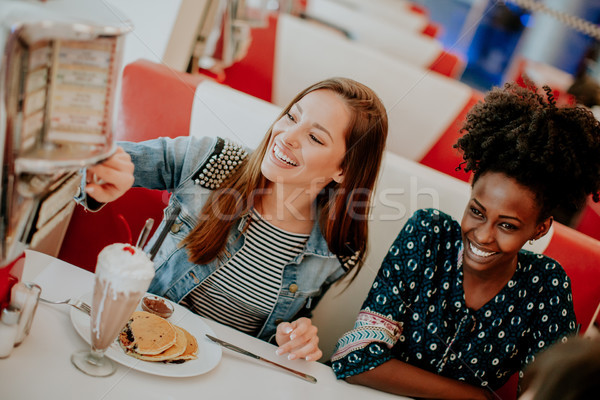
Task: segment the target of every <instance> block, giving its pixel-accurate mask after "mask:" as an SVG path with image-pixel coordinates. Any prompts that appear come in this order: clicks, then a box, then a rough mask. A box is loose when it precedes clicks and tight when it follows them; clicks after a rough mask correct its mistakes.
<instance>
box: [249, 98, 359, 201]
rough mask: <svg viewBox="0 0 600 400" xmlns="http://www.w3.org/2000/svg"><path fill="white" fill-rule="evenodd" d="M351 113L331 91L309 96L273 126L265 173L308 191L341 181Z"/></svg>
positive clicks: (263, 164) (264, 164)
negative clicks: (333, 181) (346, 135)
mask: <svg viewBox="0 0 600 400" xmlns="http://www.w3.org/2000/svg"><path fill="white" fill-rule="evenodd" d="M349 123H350V110H349V109H348V107H347V106H346V104H345V102H344V100H343V99H342V98H341V97H339V96H338V95H337V94H335V93H334V92H332V91H330V90H323V89H321V90H316V91H314V92H310V93H308V94H307V95H306V96H304V97H303V98H302V99H300V100H299V101H298V102H297V103H296V104H294V105H293V106H292V108H291V109H290V111H289V112H288V113H287V114H285V115H284V116H283V117H281V118H280V119H279V120H278V121H277V122H275V124H274V125H273V130H272V134H271V139H270V141H269V147H268V149H267V153H266V154H265V157H264V158H263V161H262V165H261V170H262V173H263V175H264V176H265V177H266V178H267V179H268V180H269V181H271V182H277V183H283V184H285V185H291V186H296V187H300V188H308V189H310V190H311V191H312V190H313V189H314V190H319V189H320V188H323V187H325V186H326V185H327V184H328V183H329V182H331V181H332V180H335V181H337V182H341V180H342V179H343V171H342V168H341V164H342V161H343V159H344V155H345V153H346V138H345V134H346V131H347V129H348V125H349Z"/></svg>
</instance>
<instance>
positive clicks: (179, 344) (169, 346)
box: [119, 311, 198, 363]
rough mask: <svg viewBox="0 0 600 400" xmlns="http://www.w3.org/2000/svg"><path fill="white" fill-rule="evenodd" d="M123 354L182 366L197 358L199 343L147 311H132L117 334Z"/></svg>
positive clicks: (178, 328) (178, 327)
mask: <svg viewBox="0 0 600 400" xmlns="http://www.w3.org/2000/svg"><path fill="white" fill-rule="evenodd" d="M119 344H120V345H121V347H122V348H123V350H125V353H126V354H128V355H130V356H133V357H135V358H139V359H140V360H144V361H163V362H169V363H182V362H185V361H187V360H194V359H196V355H197V353H198V342H197V341H196V338H195V337H194V336H193V335H192V334H190V333H189V332H188V331H186V330H185V329H183V328H182V327H180V326H177V325H173V324H171V323H170V322H169V321H167V320H166V319H164V318H161V317H159V316H157V315H154V314H151V313H149V312H146V311H135V312H134V313H133V315H132V316H131V319H130V320H129V322H127V325H126V326H125V328H123V330H122V331H121V333H120V334H119Z"/></svg>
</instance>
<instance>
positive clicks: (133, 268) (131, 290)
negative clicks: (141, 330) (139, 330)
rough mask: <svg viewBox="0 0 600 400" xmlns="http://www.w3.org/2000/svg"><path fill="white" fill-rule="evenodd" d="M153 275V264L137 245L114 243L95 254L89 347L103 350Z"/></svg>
mask: <svg viewBox="0 0 600 400" xmlns="http://www.w3.org/2000/svg"><path fill="white" fill-rule="evenodd" d="M153 277H154V264H153V263H152V261H151V260H150V259H149V258H148V256H147V255H146V254H145V253H144V252H143V251H142V250H141V249H139V248H136V247H134V246H131V245H129V244H123V243H115V244H112V245H109V246H106V247H105V248H104V249H103V250H102V251H101V252H100V254H99V255H98V262H97V264H96V277H95V283H94V297H93V300H92V314H91V328H92V337H91V339H92V349H93V350H95V351H103V350H105V349H106V348H108V346H109V345H110V344H111V343H112V342H113V341H114V340H115V338H116V337H117V335H118V333H119V332H120V331H121V329H122V328H123V327H124V326H125V324H126V323H127V321H128V319H129V317H130V316H131V314H132V313H133V311H135V308H136V306H137V305H138V303H139V301H140V299H141V298H142V296H144V294H145V293H146V290H148V287H149V286H150V281H151V280H152V278H153Z"/></svg>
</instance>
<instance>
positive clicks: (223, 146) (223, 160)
mask: <svg viewBox="0 0 600 400" xmlns="http://www.w3.org/2000/svg"><path fill="white" fill-rule="evenodd" d="M247 156H248V152H247V151H246V149H245V148H244V147H242V146H241V145H239V144H237V143H234V142H232V141H230V140H228V139H223V138H220V137H218V138H216V140H215V141H214V144H213V145H212V146H211V149H210V151H207V152H205V155H204V157H202V159H201V160H198V161H196V162H195V165H193V166H192V168H193V170H194V172H193V174H192V177H191V179H192V180H193V181H194V183H196V184H197V185H200V186H202V187H204V188H207V189H213V190H214V189H218V188H219V187H220V186H221V184H222V183H223V181H224V180H225V179H227V177H228V176H230V175H231V174H232V173H233V172H235V171H236V170H237V169H238V167H239V166H240V165H241V164H242V162H243V161H244V159H245V158H246V157H247Z"/></svg>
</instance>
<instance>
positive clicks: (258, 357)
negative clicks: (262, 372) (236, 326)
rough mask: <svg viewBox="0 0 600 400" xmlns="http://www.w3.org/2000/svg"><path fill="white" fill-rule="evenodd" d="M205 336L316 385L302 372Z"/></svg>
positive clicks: (312, 378)
mask: <svg viewBox="0 0 600 400" xmlns="http://www.w3.org/2000/svg"><path fill="white" fill-rule="evenodd" d="M205 336H206V337H207V338H209V339H210V340H212V341H213V342H215V343H217V344H219V345H221V346H223V347H225V348H226V349H229V350H233V351H236V352H238V353H240V354H243V355H245V356H248V357H252V358H254V359H255V360H260V361H264V362H266V363H269V364H271V365H274V366H276V367H279V368H283V369H284V370H286V371H288V372H291V373H292V374H294V375H296V376H298V377H300V378H302V379H304V380H306V381H308V382H310V383H317V378H315V377H314V376H311V375H308V374H305V373H304V372H300V371H296V370H295V369H291V368H288V367H286V366H284V365H281V364H277V363H276V362H273V361H271V360H267V359H266V358H263V357H261V356H257V355H256V354H254V353H250V352H249V351H247V350H244V349H242V348H240V347H237V346H235V345H233V344H231V343H227V342H225V341H223V340H221V339H217V338H216V337H214V336H211V335H207V334H205Z"/></svg>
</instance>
